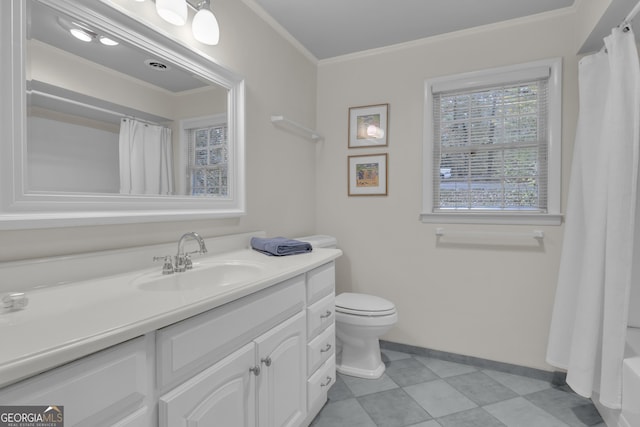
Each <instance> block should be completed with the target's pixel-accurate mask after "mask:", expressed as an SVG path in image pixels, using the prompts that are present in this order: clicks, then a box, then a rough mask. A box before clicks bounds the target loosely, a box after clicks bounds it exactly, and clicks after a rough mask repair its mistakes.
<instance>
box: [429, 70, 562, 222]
mask: <svg viewBox="0 0 640 427" xmlns="http://www.w3.org/2000/svg"><path fill="white" fill-rule="evenodd" d="M544 67H546V68H547V69H548V70H549V81H548V97H547V98H548V105H547V111H548V129H547V132H548V160H547V167H548V169H547V212H527V211H521V212H518V211H515V210H486V209H483V210H479V211H472V210H455V211H453V210H452V211H450V212H442V211H439V212H435V211H434V203H433V185H434V173H433V171H432V169H433V164H434V144H435V140H434V111H433V92H434V88H437V92H443V91H452V90H472V89H476V88H481V87H484V86H492V85H500V84H509V83H512V82H515V81H518V80H522V79H523V78H526V77H527V76H529V75H531V74H535V73H538V72H540V69H541V68H544ZM561 141H562V58H551V59H544V60H540V61H533V62H528V63H524V64H516V65H510V66H506V67H497V68H491V69H485V70H479V71H472V72H467V73H461V74H455V75H451V76H444V77H436V78H431V79H427V80H425V83H424V135H423V143H422V149H423V156H422V157H423V159H422V175H423V178H422V186H423V188H422V212H421V213H420V220H421V221H422V222H424V223H452V224H455V223H459V224H531V225H560V224H561V222H562V214H561V213H560V203H561V186H562V176H561V172H562V171H561V167H562V159H561V156H562V152H561V145H562V144H561Z"/></svg>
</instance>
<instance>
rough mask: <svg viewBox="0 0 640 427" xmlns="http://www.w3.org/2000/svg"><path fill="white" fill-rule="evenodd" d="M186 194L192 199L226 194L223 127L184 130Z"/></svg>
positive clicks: (226, 169)
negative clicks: (186, 141)
mask: <svg viewBox="0 0 640 427" xmlns="http://www.w3.org/2000/svg"><path fill="white" fill-rule="evenodd" d="M186 132H187V139H188V141H189V143H188V144H187V155H186V159H187V167H186V168H185V171H186V174H187V183H188V187H189V188H188V191H189V194H191V195H192V196H209V197H211V196H213V197H216V196H218V197H225V196H227V195H228V194H229V180H228V173H229V147H228V139H227V125H226V124H223V125H215V126H207V127H199V128H193V129H187V130H186Z"/></svg>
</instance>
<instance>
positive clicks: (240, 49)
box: [0, 0, 316, 261]
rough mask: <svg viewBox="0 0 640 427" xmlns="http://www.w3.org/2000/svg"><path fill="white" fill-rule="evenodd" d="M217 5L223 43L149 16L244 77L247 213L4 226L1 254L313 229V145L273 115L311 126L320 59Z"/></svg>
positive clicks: (223, 3)
mask: <svg viewBox="0 0 640 427" xmlns="http://www.w3.org/2000/svg"><path fill="white" fill-rule="evenodd" d="M91 1H96V2H97V1H98V0H91ZM116 2H117V3H119V4H121V5H122V6H123V7H125V8H127V9H129V11H130V12H129V13H130V14H132V15H133V14H137V13H141V12H140V11H142V10H143V8H153V7H154V3H153V2H149V1H147V2H143V3H138V2H132V1H129V0H117V1H116ZM213 8H214V10H215V13H216V16H217V18H218V21H219V23H220V28H221V37H220V43H219V45H218V46H205V45H202V44H200V43H198V42H196V41H194V40H193V38H192V36H191V34H190V30H189V28H186V27H185V28H177V27H171V26H170V25H169V24H165V23H164V22H163V21H161V20H160V18H158V17H157V16H155V14H153V15H150V16H149V17H148V19H150V20H153V21H154V22H157V23H158V24H159V25H163V26H164V27H165V28H166V29H167V31H170V32H171V33H172V34H174V35H175V37H177V38H179V39H180V40H183V41H184V42H185V43H188V44H190V45H193V46H196V47H197V48H198V49H200V50H202V51H203V52H205V53H206V54H207V55H209V56H211V57H212V58H214V59H215V60H216V61H219V62H220V63H222V64H223V65H225V66H227V67H229V68H231V69H234V70H236V71H237V72H239V73H240V74H241V75H243V76H244V77H245V82H246V104H247V115H246V151H247V215H245V216H243V217H241V218H236V219H219V220H202V221H193V222H167V223H154V224H132V225H121V226H115V225H105V226H93V227H76V228H60V229H43V230H26V231H0V242H2V243H1V244H0V261H6V260H15V259H24V258H34V257H40V256H48V255H62V254H69V253H77V252H83V251H88V250H99V249H110V248H119V247H129V246H138V245H145V244H152V243H162V242H173V241H175V242H177V240H178V238H179V237H180V236H181V235H182V234H183V233H185V232H188V231H197V232H199V233H201V234H202V235H204V236H206V237H210V236H217V235H224V234H232V233H240V232H245V231H253V230H265V231H266V232H267V233H268V235H278V234H283V235H303V234H309V233H312V232H313V231H314V226H315V194H314V188H315V150H316V147H315V146H314V145H313V143H311V142H309V141H307V140H304V139H301V138H300V137H299V136H295V135H292V134H289V133H287V132H284V131H282V130H281V129H279V128H276V127H275V126H273V125H272V123H271V122H270V116H271V114H275V113H278V114H285V115H287V116H289V117H291V118H292V119H294V120H296V121H299V122H301V123H304V124H306V125H307V126H309V127H314V125H315V123H314V122H315V117H316V95H315V93H316V92H315V91H316V65H315V63H313V62H312V61H310V60H309V59H307V57H306V56H305V55H303V54H301V53H300V52H299V51H298V50H296V49H295V48H294V47H292V46H291V44H290V43H288V42H287V41H285V40H284V38H282V37H281V36H280V35H279V34H278V33H277V32H276V31H274V30H273V29H272V28H271V27H270V26H268V25H267V24H266V23H265V22H264V21H263V20H262V19H260V18H259V17H258V16H257V15H256V14H255V13H254V12H253V11H252V10H251V9H249V8H248V7H247V6H246V5H245V4H244V3H242V2H241V1H238V0H216V1H215V2H213ZM3 66H4V65H3ZM160 255H162V254H160Z"/></svg>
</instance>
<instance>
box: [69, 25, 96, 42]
mask: <svg viewBox="0 0 640 427" xmlns="http://www.w3.org/2000/svg"><path fill="white" fill-rule="evenodd" d="M69 32H70V33H71V34H72V35H73V37H75V38H77V39H78V40H82V41H83V42H90V41H91V40H93V37H92V36H91V34H89V32H88V31H86V30H83V29H82V28H71V29H70V30H69Z"/></svg>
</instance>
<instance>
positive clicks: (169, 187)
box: [120, 118, 173, 195]
mask: <svg viewBox="0 0 640 427" xmlns="http://www.w3.org/2000/svg"><path fill="white" fill-rule="evenodd" d="M172 192H173V151H172V147H171V129H169V128H167V127H163V126H157V125H151V124H148V123H144V122H141V121H139V120H135V119H130V118H123V119H122V120H121V121H120V193H121V194H158V195H168V194H172Z"/></svg>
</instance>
